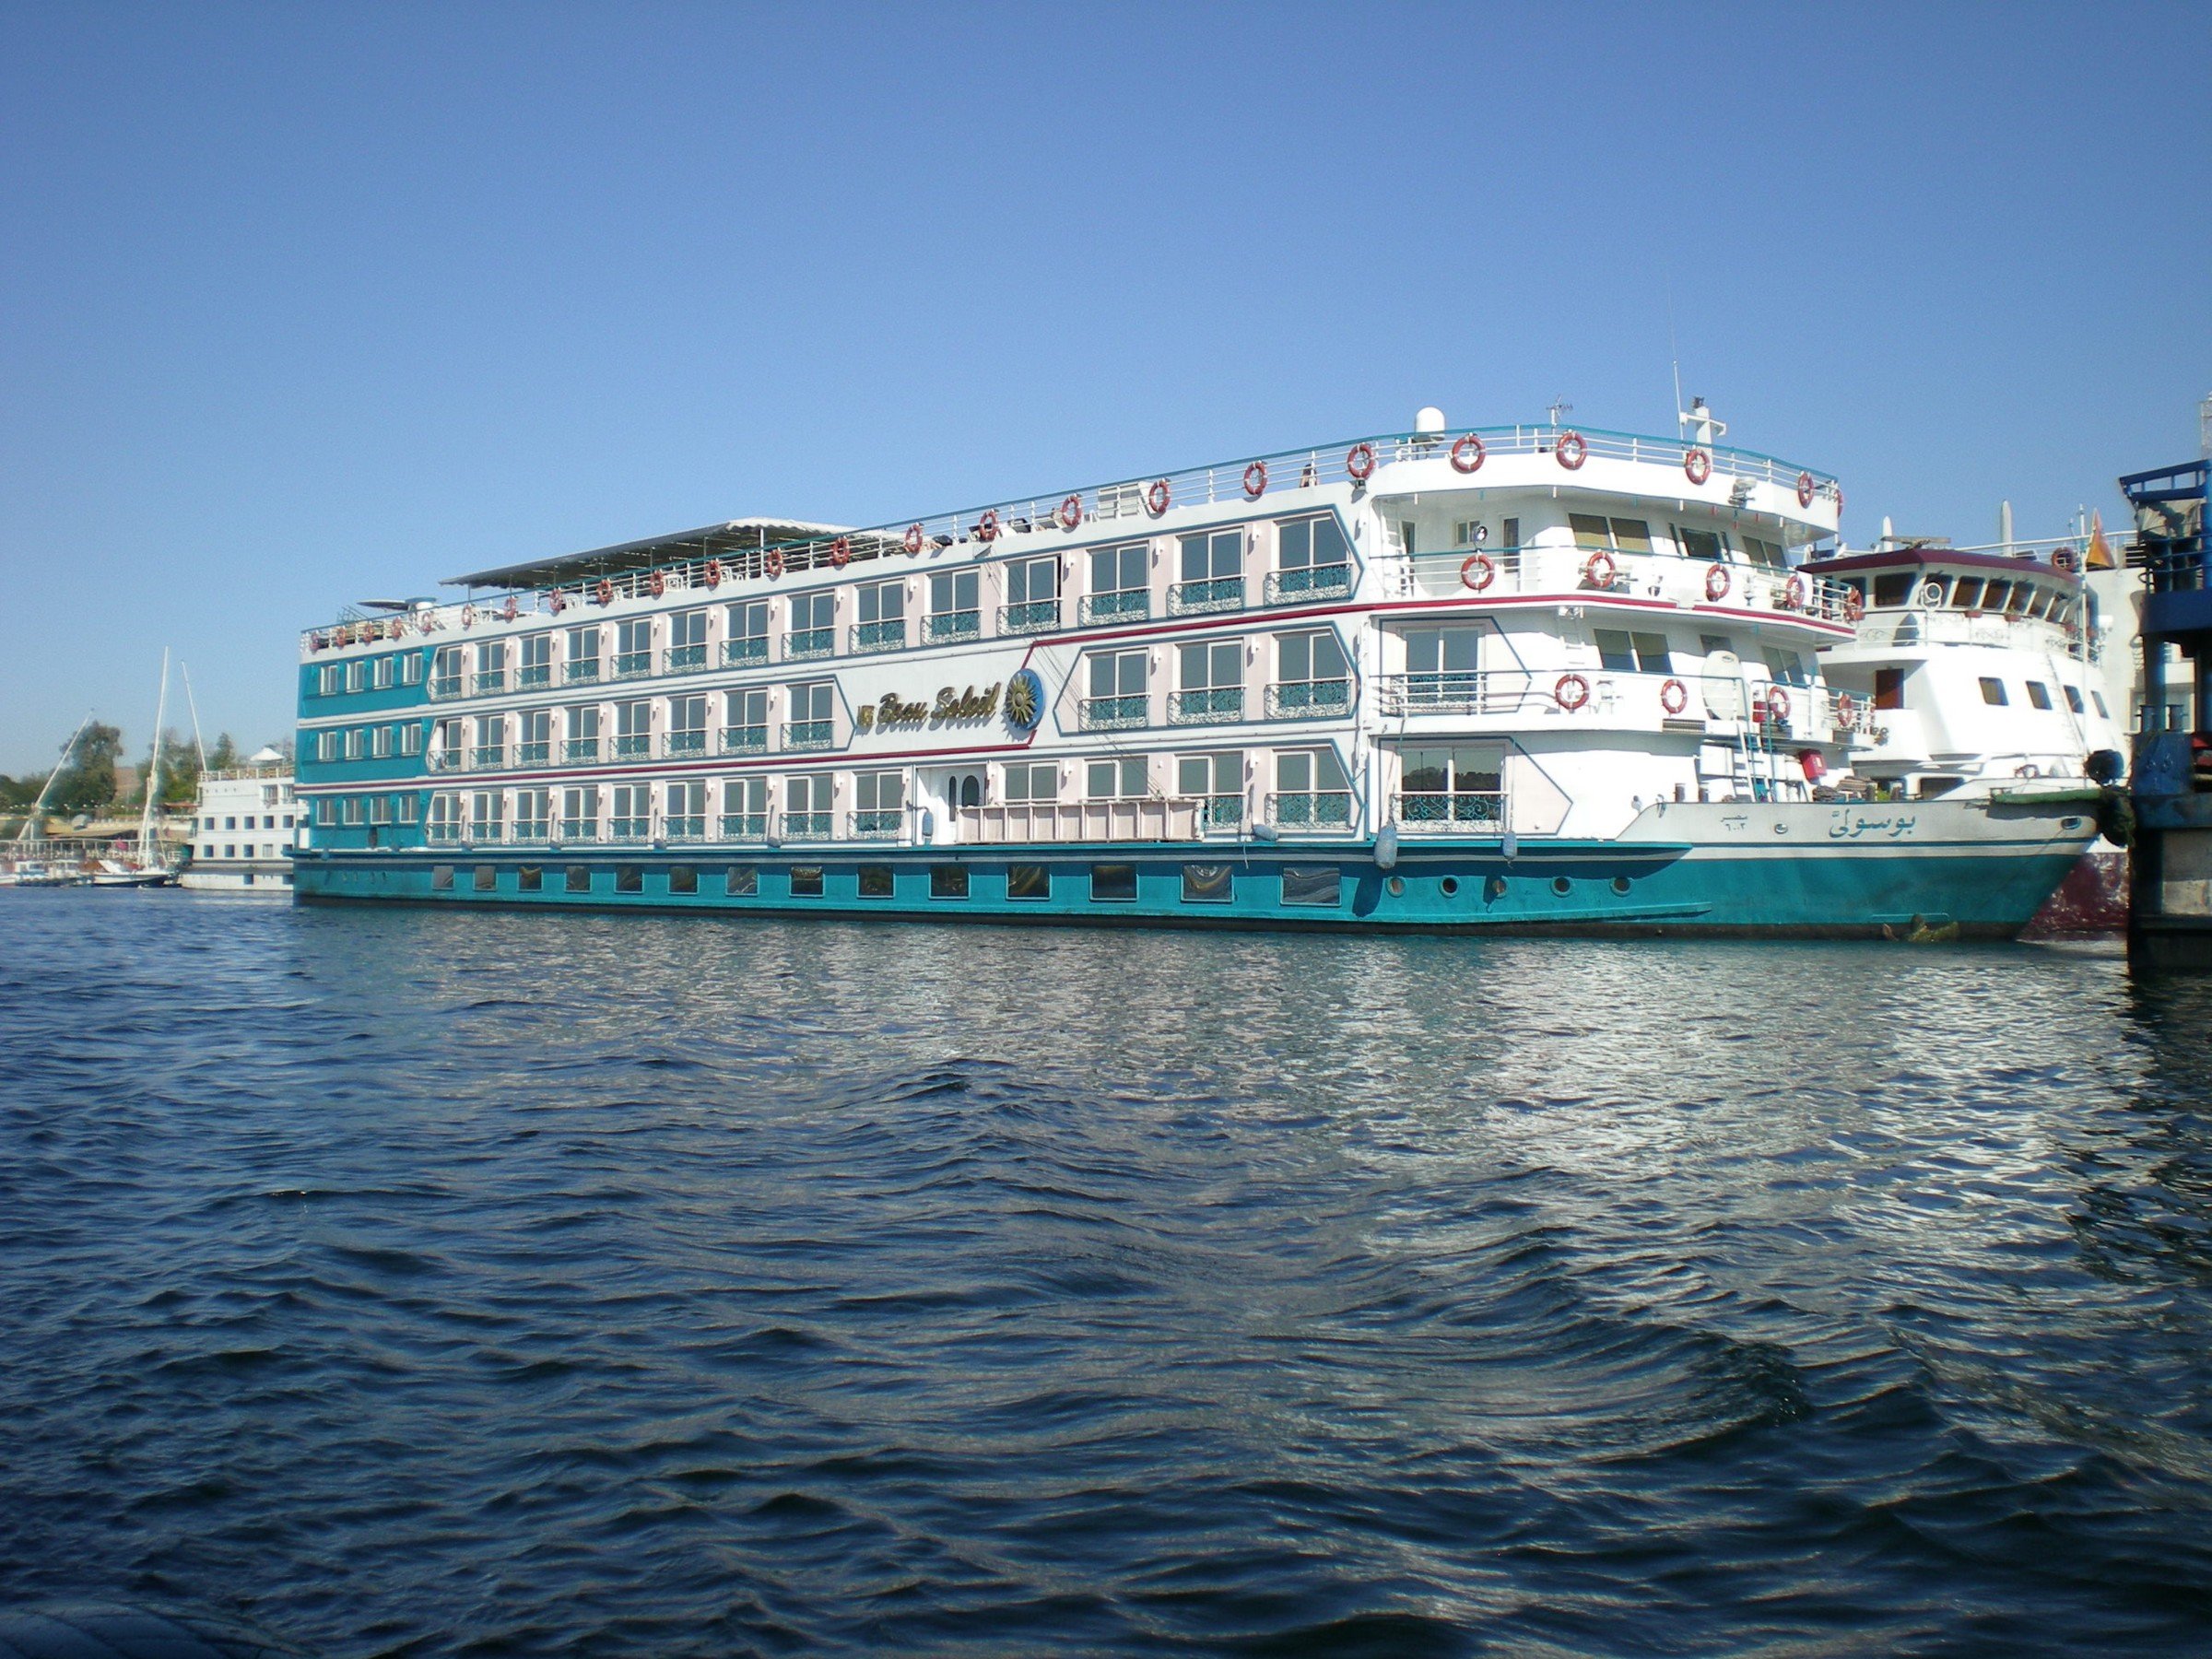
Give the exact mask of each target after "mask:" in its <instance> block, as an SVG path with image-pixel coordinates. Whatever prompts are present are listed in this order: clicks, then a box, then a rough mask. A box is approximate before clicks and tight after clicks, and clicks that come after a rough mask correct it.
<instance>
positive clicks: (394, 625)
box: [384, 617, 407, 640]
mask: <svg viewBox="0 0 2212 1659" xmlns="http://www.w3.org/2000/svg"><path fill="white" fill-rule="evenodd" d="M406 631H407V625H406V623H405V622H403V621H401V620H400V619H399V618H397V617H394V618H392V620H391V621H389V622H387V623H386V624H385V625H384V638H385V639H387V640H398V639H404V638H405V637H406Z"/></svg>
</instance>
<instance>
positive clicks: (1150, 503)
mask: <svg viewBox="0 0 2212 1659" xmlns="http://www.w3.org/2000/svg"><path fill="white" fill-rule="evenodd" d="M1174 499H1175V492H1174V491H1173V490H1171V489H1170V488H1168V481H1167V480H1166V479H1165V478H1155V479H1153V480H1152V482H1151V484H1150V485H1149V486H1148V487H1147V488H1146V490H1145V511H1146V512H1149V513H1150V514H1151V515H1152V516H1153V517H1154V518H1158V517H1159V515H1160V514H1161V513H1163V512H1166V511H1167V510H1168V503H1169V502H1170V501H1171V500H1174Z"/></svg>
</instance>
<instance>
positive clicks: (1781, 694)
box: [1753, 685, 1790, 725]
mask: <svg viewBox="0 0 2212 1659" xmlns="http://www.w3.org/2000/svg"><path fill="white" fill-rule="evenodd" d="M1753 706H1754V707H1757V705H1756V704H1754V705H1753ZM1766 708H1767V713H1768V715H1769V716H1770V717H1771V719H1772V720H1773V722H1774V724H1776V725H1780V724H1783V722H1784V721H1786V720H1788V719H1789V717H1790V694H1789V693H1788V692H1787V691H1784V690H1783V688H1781V687H1780V686H1775V685H1770V686H1768V688H1767V702H1766Z"/></svg>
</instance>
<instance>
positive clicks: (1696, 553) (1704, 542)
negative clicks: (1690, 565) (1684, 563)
mask: <svg viewBox="0 0 2212 1659" xmlns="http://www.w3.org/2000/svg"><path fill="white" fill-rule="evenodd" d="M1675 546H1676V547H1679V548H1681V549H1682V557H1683V558H1685V559H1704V560H1705V561H1706V562H1707V563H1708V564H1717V563H1719V562H1720V561H1721V560H1722V559H1725V558H1726V557H1727V556H1728V543H1727V539H1726V538H1725V537H1724V536H1723V535H1721V534H1720V532H1719V531H1717V530H1692V529H1690V528H1688V526H1687V525H1683V524H1677V525H1676V526H1675Z"/></svg>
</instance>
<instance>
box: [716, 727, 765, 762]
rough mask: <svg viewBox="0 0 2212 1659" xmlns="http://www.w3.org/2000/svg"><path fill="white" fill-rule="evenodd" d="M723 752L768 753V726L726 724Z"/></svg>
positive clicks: (723, 729) (723, 731) (743, 753)
mask: <svg viewBox="0 0 2212 1659" xmlns="http://www.w3.org/2000/svg"><path fill="white" fill-rule="evenodd" d="M722 752H723V753H724V754H725V755H765V754H766V753H768V728H767V727H766V726H764V725H725V726H724V727H723V728H722Z"/></svg>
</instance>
